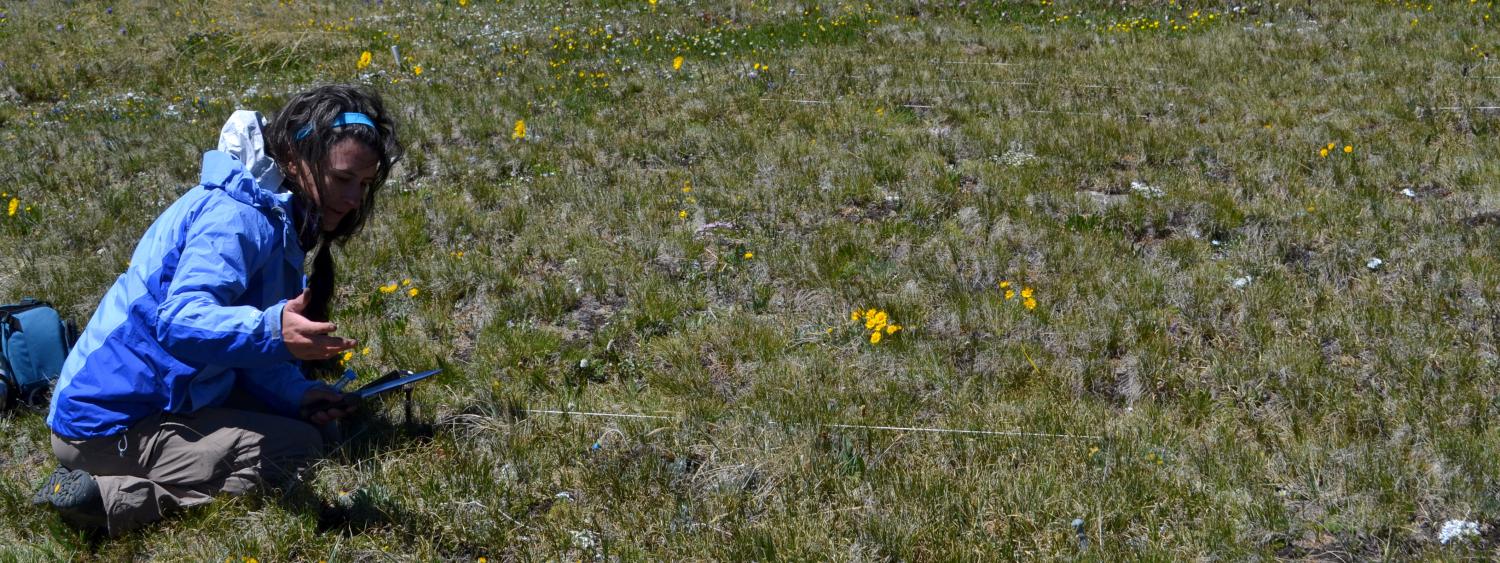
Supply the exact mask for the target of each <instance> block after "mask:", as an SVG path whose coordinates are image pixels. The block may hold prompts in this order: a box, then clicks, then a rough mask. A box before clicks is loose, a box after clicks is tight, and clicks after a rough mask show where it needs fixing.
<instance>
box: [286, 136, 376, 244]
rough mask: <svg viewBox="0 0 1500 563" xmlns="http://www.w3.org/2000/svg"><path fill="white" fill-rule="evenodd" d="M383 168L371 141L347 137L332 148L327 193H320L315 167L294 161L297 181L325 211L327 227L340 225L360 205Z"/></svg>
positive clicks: (326, 170) (325, 179)
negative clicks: (314, 172)
mask: <svg viewBox="0 0 1500 563" xmlns="http://www.w3.org/2000/svg"><path fill="white" fill-rule="evenodd" d="M379 170H380V156H379V155H377V154H375V151H374V150H373V149H371V148H370V147H369V146H368V145H366V144H364V143H362V142H359V141H357V140H355V139H344V140H342V141H339V142H338V143H337V144H335V145H333V148H332V149H329V151H328V162H327V164H326V166H324V168H323V189H324V192H323V193H318V190H317V185H318V184H317V182H315V181H313V177H312V167H310V166H308V165H307V163H306V162H303V161H301V160H299V161H297V162H294V163H293V165H292V175H293V176H294V178H295V180H296V182H297V185H299V186H302V187H303V189H305V190H307V194H308V197H310V198H312V201H313V205H316V206H318V209H319V210H320V211H321V212H322V215H323V225H322V227H323V231H324V232H328V231H332V230H334V229H337V228H338V226H339V222H340V221H343V220H344V216H346V215H348V214H349V213H351V212H353V211H355V210H357V209H359V206H360V205H363V204H364V201H365V190H367V189H369V188H370V184H371V183H372V182H374V181H375V174H376V173H377V172H378V171H379Z"/></svg>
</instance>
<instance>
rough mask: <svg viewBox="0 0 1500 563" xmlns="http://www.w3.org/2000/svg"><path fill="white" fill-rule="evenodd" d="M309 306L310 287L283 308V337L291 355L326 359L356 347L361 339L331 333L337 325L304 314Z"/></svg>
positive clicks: (300, 358) (307, 358) (298, 357)
mask: <svg viewBox="0 0 1500 563" xmlns="http://www.w3.org/2000/svg"><path fill="white" fill-rule="evenodd" d="M305 310H307V290H303V291H302V295H298V296H297V298H296V299H293V300H291V301H287V302H286V307H284V308H282V310H281V341H282V342H285V343H286V349H287V350H290V351H291V352H292V357H294V358H297V359H299V360H327V359H331V358H333V357H334V356H337V355H339V354H340V353H342V352H343V351H345V350H349V349H352V348H354V346H355V345H356V344H358V342H355V341H354V340H351V339H348V338H343V337H339V336H330V335H331V334H332V333H333V331H335V330H338V326H336V325H334V324H333V323H320V322H317V321H314V320H312V319H309V318H307V317H304V316H302V312H303V311H305Z"/></svg>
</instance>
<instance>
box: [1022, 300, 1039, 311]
mask: <svg viewBox="0 0 1500 563" xmlns="http://www.w3.org/2000/svg"><path fill="white" fill-rule="evenodd" d="M1021 304H1022V305H1025V306H1026V310H1027V311H1030V310H1032V309H1035V308H1036V300H1035V299H1032V298H1029V297H1028V298H1026V301H1025V302H1024V303H1021Z"/></svg>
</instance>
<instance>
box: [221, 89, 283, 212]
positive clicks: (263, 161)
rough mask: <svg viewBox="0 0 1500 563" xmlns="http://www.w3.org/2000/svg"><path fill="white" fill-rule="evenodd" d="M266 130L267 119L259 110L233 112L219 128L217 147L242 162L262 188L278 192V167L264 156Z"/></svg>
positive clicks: (279, 175)
mask: <svg viewBox="0 0 1500 563" xmlns="http://www.w3.org/2000/svg"><path fill="white" fill-rule="evenodd" d="M265 130H266V118H265V117H264V116H262V115H261V114H260V112H258V111H251V110H246V109H242V110H238V111H235V112H234V113H232V114H230V115H229V119H228V120H227V121H225V122H224V127H223V128H221V129H219V150H220V151H223V152H227V153H229V155H230V156H233V157H235V158H237V159H239V160H240V162H243V163H245V170H246V171H248V172H249V173H250V175H251V176H254V177H255V181H256V182H257V183H259V184H260V187H261V189H264V190H266V191H270V192H279V191H282V187H283V186H282V184H281V181H282V180H283V178H282V175H281V169H280V168H278V167H277V166H276V161H274V160H271V157H269V156H267V155H266V141H265Z"/></svg>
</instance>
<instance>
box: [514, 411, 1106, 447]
mask: <svg viewBox="0 0 1500 563" xmlns="http://www.w3.org/2000/svg"><path fill="white" fill-rule="evenodd" d="M521 412H524V413H529V414H554V415H579V416H593V417H600V418H630V419H642V418H644V419H652V420H678V417H676V416H660V415H650V414H630V413H611V412H587V411H561V410H551V409H521ZM786 426H800V424H786ZM816 426H823V427H827V428H844V429H852V430H885V431H891V432H928V433H933V434H967V435H974V436H1013V437H1021V438H1063V439H1070V440H1102V439H1103V437H1102V436H1096V435H1092V434H1051V433H1046V432H1020V431H1005V430H967V429H962V428H934V427H925V426H873V425H865V424H831V423H825V424H816Z"/></svg>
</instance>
